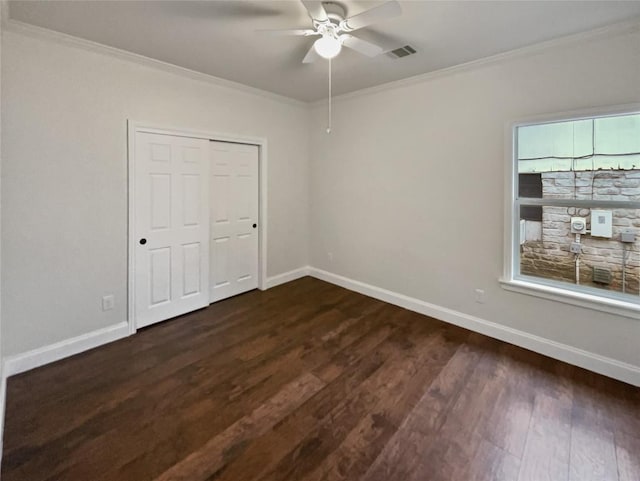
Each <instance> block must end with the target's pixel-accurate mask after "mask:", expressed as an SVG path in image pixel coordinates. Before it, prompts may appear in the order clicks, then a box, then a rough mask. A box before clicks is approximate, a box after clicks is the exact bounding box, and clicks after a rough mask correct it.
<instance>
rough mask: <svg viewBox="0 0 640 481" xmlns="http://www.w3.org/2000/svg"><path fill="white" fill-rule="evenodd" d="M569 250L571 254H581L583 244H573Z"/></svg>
mask: <svg viewBox="0 0 640 481" xmlns="http://www.w3.org/2000/svg"><path fill="white" fill-rule="evenodd" d="M569 250H570V251H571V252H573V253H574V254H581V253H582V244H580V242H572V243H571V246H570V247H569Z"/></svg>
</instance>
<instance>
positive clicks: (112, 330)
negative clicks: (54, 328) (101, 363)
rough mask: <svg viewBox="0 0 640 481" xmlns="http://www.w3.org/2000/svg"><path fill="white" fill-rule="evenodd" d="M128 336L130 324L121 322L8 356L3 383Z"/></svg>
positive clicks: (5, 361) (5, 362)
mask: <svg viewBox="0 0 640 481" xmlns="http://www.w3.org/2000/svg"><path fill="white" fill-rule="evenodd" d="M128 335H129V324H128V323H126V322H120V323H118V324H115V325H113V326H109V327H105V328H103V329H98V330H97V331H92V332H88V333H86V334H82V335H80V336H77V337H72V338H71V339H65V340H64V341H60V342H56V343H55V344H50V345H48V346H44V347H39V348H38V349H33V350H32V351H27V352H23V353H21V354H16V355H14V356H8V357H6V358H5V360H4V372H3V376H2V378H3V382H4V380H5V379H6V378H7V377H9V376H13V375H14V374H20V373H21V372H25V371H29V370H30V369H35V368H36V367H40V366H44V365H45V364H49V363H51V362H55V361H59V360H60V359H64V358H65V357H69V356H73V355H74V354H79V353H81V352H84V351H88V350H89V349H93V348H94V347H98V346H102V345H103V344H107V343H109V342H113V341H117V340H118V339H122V338H123V337H127V336H128Z"/></svg>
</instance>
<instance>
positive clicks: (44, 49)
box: [1, 31, 309, 356]
mask: <svg viewBox="0 0 640 481" xmlns="http://www.w3.org/2000/svg"><path fill="white" fill-rule="evenodd" d="M2 55H3V64H2V86H3V91H2V116H3V125H2V145H3V165H2V173H3V179H2V199H1V201H2V257H3V259H4V260H5V262H4V263H3V266H2V289H3V293H2V294H3V303H2V318H3V321H4V323H3V326H2V328H3V332H2V334H3V339H2V341H3V345H4V355H5V356H11V355H15V354H17V353H23V352H25V351H28V350H32V349H35V348H39V347H42V346H47V345H49V344H52V343H55V342H57V341H61V340H64V339H68V338H71V337H74V336H79V335H82V334H84V333H88V332H91V331H94V330H97V329H100V328H103V327H106V326H110V325H114V324H117V323H120V322H122V321H124V320H126V315H127V314H126V313H127V310H126V288H127V138H126V135H127V124H126V121H127V119H134V120H142V121H147V122H152V123H154V124H159V125H167V126H175V127H183V128H190V129H194V130H199V131H214V132H225V133H229V134H237V135H244V136H252V137H264V138H267V140H268V155H269V161H268V162H269V163H268V165H269V172H268V219H269V220H268V222H269V225H268V269H267V274H268V275H269V276H273V275H276V274H280V273H283V272H286V271H289V270H292V269H295V268H299V267H301V266H305V265H306V264H307V262H308V259H307V246H308V244H307V239H308V202H307V199H308V180H307V179H308V120H309V117H308V109H307V107H306V106H305V105H301V104H295V103H293V102H289V101H286V100H282V99H276V98H274V97H273V96H267V95H258V94H254V93H250V92H247V91H243V90H237V89H230V88H227V87H224V86H219V85H214V84H212V83H208V82H203V81H198V80H193V79H190V78H187V77H185V76H180V75H177V74H173V73H169V72H166V71H163V70H161V69H155V68H151V67H148V66H143V65H141V64H137V63H134V62H131V61H127V60H123V59H120V58H117V57H115V56H111V55H105V54H102V53H96V52H91V51H88V50H86V49H82V48H77V47H74V46H69V45H65V44H62V43H59V42H54V41H49V40H46V39H40V38H36V37H32V36H29V35H24V34H22V33H19V32H13V31H5V33H4V38H3V43H2ZM107 293H113V294H115V299H116V308H115V309H114V310H112V311H107V312H102V311H101V298H102V296H103V295H105V294H107Z"/></svg>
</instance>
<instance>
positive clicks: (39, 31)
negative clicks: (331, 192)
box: [0, 0, 308, 108]
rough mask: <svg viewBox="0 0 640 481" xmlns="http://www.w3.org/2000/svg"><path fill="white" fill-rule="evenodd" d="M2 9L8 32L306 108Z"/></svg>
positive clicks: (264, 91) (290, 100) (294, 102)
mask: <svg viewBox="0 0 640 481" xmlns="http://www.w3.org/2000/svg"><path fill="white" fill-rule="evenodd" d="M0 1H1V2H2V4H3V6H4V4H5V3H6V0H0ZM2 13H3V23H4V25H3V29H4V30H6V31H9V32H13V33H18V34H21V35H25V36H28V37H32V38H37V39H42V40H48V41H51V42H55V43H58V44H62V45H67V46H71V47H76V48H80V49H83V50H86V51H89V52H93V53H98V54H102V55H107V56H110V57H114V58H118V59H120V60H125V61H128V62H132V63H136V64H138V65H142V66H145V67H150V68H153V69H156V70H161V71H163V72H167V73H172V74H175V75H179V76H181V77H186V78H189V79H191V80H198V81H201V82H206V83H209V84H212V85H215V86H217V87H222V88H226V89H229V90H233V91H236V92H244V93H247V94H251V95H256V96H258V97H262V98H267V99H270V100H275V101H277V102H281V103H286V104H289V105H293V106H296V107H303V108H306V107H307V106H308V103H307V102H303V101H301V100H297V99H293V98H291V97H285V96H284V95H278V94H275V93H273V92H268V91H266V90H261V89H258V88H255V87H250V86H248V85H245V84H242V83H239V82H234V81H232V80H226V79H223V78H219V77H215V76H213V75H209V74H206V73H202V72H197V71H195V70H191V69H188V68H185V67H180V66H178V65H174V64H171V63H168V62H163V61H162V60H156V59H153V58H151V57H145V56H144V55H139V54H137V53H133V52H129V51H127V50H122V49H119V48H115V47H110V46H108V45H104V44H101V43H98V42H93V41H91V40H86V39H84V38H80V37H75V36H73V35H68V34H66V33H62V32H57V31H55V30H50V29H48V28H43V27H38V26H36V25H32V24H30V23H25V22H21V21H19V20H15V19H12V18H7V20H6V21H4V18H5V17H4V15H5V14H7V10H6V7H5V10H3V12H2Z"/></svg>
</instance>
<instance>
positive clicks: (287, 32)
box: [256, 28, 320, 37]
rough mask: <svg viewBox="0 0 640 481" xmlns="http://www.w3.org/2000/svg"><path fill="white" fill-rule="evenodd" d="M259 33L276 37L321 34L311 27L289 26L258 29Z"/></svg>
mask: <svg viewBox="0 0 640 481" xmlns="http://www.w3.org/2000/svg"><path fill="white" fill-rule="evenodd" d="M256 32H257V33H261V34H265V35H271V36H274V37H289V36H293V37H308V36H310V35H320V34H319V33H318V32H316V31H315V30H313V29H311V28H289V29H284V30H256Z"/></svg>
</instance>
